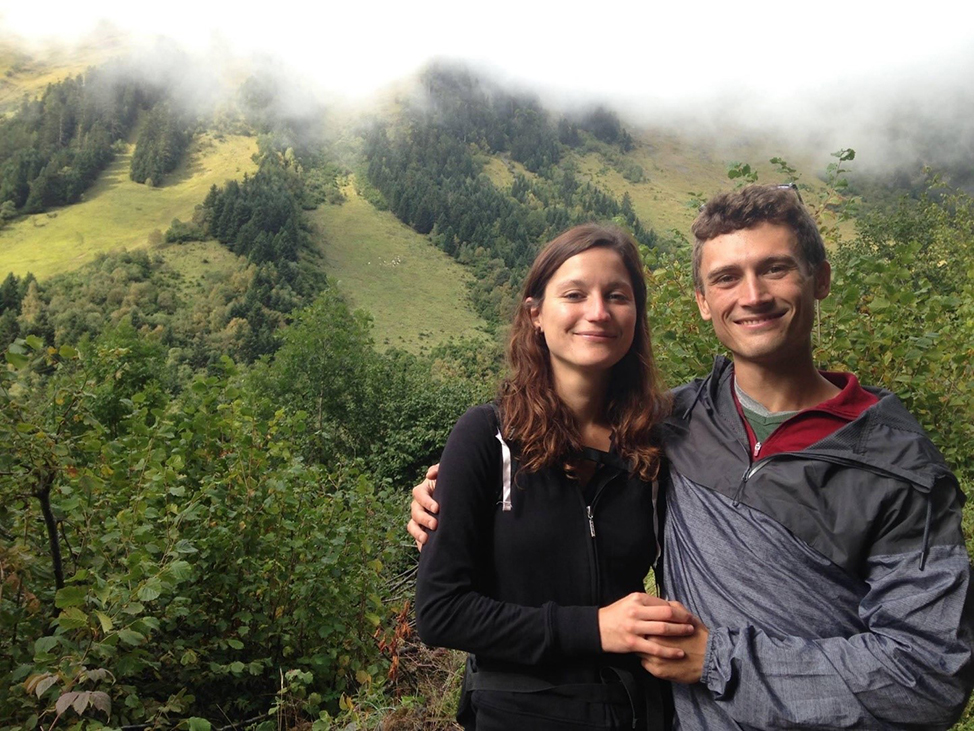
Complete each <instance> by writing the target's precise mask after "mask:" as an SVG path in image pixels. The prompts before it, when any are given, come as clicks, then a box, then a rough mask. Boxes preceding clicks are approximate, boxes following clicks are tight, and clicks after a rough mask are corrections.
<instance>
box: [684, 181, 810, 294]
mask: <svg viewBox="0 0 974 731" xmlns="http://www.w3.org/2000/svg"><path fill="white" fill-rule="evenodd" d="M762 223H774V224H780V225H784V226H787V227H788V228H790V229H791V230H792V231H793V232H794V233H795V237H796V238H797V239H798V252H797V253H798V258H799V260H800V261H801V262H802V264H804V265H805V268H806V272H805V274H810V273H812V272H814V271H815V270H816V269H817V268H818V266H819V264H821V263H822V262H823V261H825V243H824V242H823V241H822V234H820V233H819V231H818V226H816V225H815V219H814V218H812V215H811V214H810V213H809V212H808V209H807V208H805V206H804V205H803V204H802V201H801V198H799V196H798V194H797V191H796V190H795V189H794V188H793V187H792V186H789V185H748V186H745V187H744V188H741V189H740V190H731V191H726V192H724V193H718V194H717V195H715V196H714V197H713V198H711V199H710V200H709V201H707V202H706V203H705V204H704V205H703V207H702V208H701V209H700V213H699V215H697V218H696V220H695V221H694V222H693V225H692V226H691V227H690V230H691V231H692V232H693V236H694V241H693V286H694V287H696V288H697V290H698V291H700V292H702V291H703V281H702V280H701V278H700V261H701V259H702V258H703V245H704V244H705V243H707V242H708V241H710V240H711V239H714V238H717V237H718V236H722V235H724V234H729V233H733V232H734V231H741V230H743V229H748V228H754V227H755V226H760V225H761V224H762Z"/></svg>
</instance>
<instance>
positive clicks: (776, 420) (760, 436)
mask: <svg viewBox="0 0 974 731" xmlns="http://www.w3.org/2000/svg"><path fill="white" fill-rule="evenodd" d="M734 392H735V393H736V394H737V400H738V401H740V402H741V410H742V411H743V412H744V418H745V419H747V423H748V424H750V425H751V429H752V431H754V436H755V438H756V439H757V440H758V443H761V442H763V441H764V440H765V439H767V438H768V437H770V436H771V433H772V432H773V431H774V430H775V429H777V428H778V427H779V426H780V425H781V424H782V423H783V422H785V421H788V419H790V418H791V417H793V416H794V415H795V414H797V413H798V412H797V411H768V410H767V409H766V408H764V407H763V406H762V405H761V404H759V403H758V402H757V401H755V400H754V399H753V398H751V397H750V396H748V395H747V394H746V393H744V392H743V391H742V390H741V387H740V386H738V385H737V381H736V380H735V381H734Z"/></svg>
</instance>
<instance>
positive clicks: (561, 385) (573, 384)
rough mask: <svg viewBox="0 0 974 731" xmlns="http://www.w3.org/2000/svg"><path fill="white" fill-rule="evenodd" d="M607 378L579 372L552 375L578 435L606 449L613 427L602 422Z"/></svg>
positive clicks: (597, 446) (588, 444)
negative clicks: (588, 375) (595, 377)
mask: <svg viewBox="0 0 974 731" xmlns="http://www.w3.org/2000/svg"><path fill="white" fill-rule="evenodd" d="M607 390H608V378H607V377H606V378H601V377H600V378H598V379H592V378H587V377H585V376H583V375H582V374H574V377H571V376H566V375H562V376H561V377H559V378H556V379H555V391H556V392H557V393H558V397H559V398H560V399H561V400H562V401H563V402H564V404H565V406H567V407H568V410H569V411H571V412H572V414H573V415H574V417H575V422H576V423H577V424H578V432H579V436H580V437H581V438H582V443H583V444H584V445H585V446H587V447H594V448H596V449H601V450H603V451H607V450H608V448H609V443H610V438H611V434H612V430H611V429H610V428H609V425H608V424H606V423H605V394H606V391H607Z"/></svg>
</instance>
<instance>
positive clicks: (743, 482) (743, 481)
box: [733, 467, 751, 508]
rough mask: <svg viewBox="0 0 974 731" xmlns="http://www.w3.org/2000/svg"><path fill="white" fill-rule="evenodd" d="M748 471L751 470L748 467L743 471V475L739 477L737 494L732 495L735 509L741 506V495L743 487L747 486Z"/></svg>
mask: <svg viewBox="0 0 974 731" xmlns="http://www.w3.org/2000/svg"><path fill="white" fill-rule="evenodd" d="M750 471H751V468H750V467H748V468H747V469H746V470H744V474H743V475H741V482H740V484H739V485H738V486H737V492H735V493H734V500H733V505H734V507H735V508H736V507H737V506H738V505H740V504H741V493H742V492H744V486H745V485H746V484H747V478H748V477H749V475H748V472H750Z"/></svg>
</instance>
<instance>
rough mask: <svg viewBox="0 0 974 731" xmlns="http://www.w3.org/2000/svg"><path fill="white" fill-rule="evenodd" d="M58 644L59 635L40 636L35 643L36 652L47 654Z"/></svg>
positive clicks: (36, 653) (37, 653)
mask: <svg viewBox="0 0 974 731" xmlns="http://www.w3.org/2000/svg"><path fill="white" fill-rule="evenodd" d="M55 645H57V637H39V638H38V639H37V641H36V642H35V643H34V654H35V655H45V654H47V653H48V652H50V651H51V650H53V649H54V646H55Z"/></svg>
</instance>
